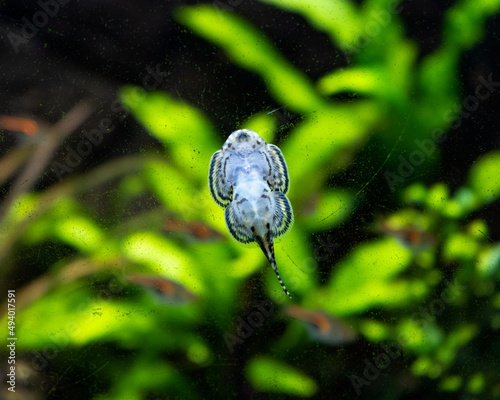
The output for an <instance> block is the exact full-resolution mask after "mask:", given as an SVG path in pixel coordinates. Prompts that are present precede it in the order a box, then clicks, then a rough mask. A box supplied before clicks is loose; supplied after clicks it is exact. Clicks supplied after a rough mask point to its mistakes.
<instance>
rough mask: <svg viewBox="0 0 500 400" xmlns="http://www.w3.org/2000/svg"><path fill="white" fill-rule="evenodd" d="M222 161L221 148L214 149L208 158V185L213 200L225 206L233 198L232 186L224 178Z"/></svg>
mask: <svg viewBox="0 0 500 400" xmlns="http://www.w3.org/2000/svg"><path fill="white" fill-rule="evenodd" d="M226 158H227V157H226ZM223 163H224V153H223V152H222V150H219V151H216V152H215V153H214V155H213V156H212V158H211V160H210V167H209V169H208V187H209V188H210V194H211V195H212V198H213V199H214V200H215V202H216V203H217V204H218V205H220V206H221V207H226V206H227V205H228V204H229V203H230V202H231V200H232V198H233V188H232V186H230V185H229V183H228V182H227V180H226V178H225V171H224V168H223V167H224V166H223Z"/></svg>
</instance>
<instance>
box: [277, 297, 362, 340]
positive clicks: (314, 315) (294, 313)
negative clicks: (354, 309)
mask: <svg viewBox="0 0 500 400" xmlns="http://www.w3.org/2000/svg"><path fill="white" fill-rule="evenodd" d="M285 312H286V313H287V314H288V315H289V316H290V317H292V318H295V319H297V320H298V321H300V322H301V324H302V325H303V326H305V328H306V330H307V333H308V334H309V337H310V338H311V340H314V341H317V342H320V343H323V344H327V345H330V346H338V345H341V344H344V343H350V342H352V341H354V340H356V338H357V333H356V331H355V330H354V329H353V328H351V327H350V326H349V325H347V324H346V323H345V322H343V321H342V320H340V319H338V318H336V317H334V316H333V315H331V314H328V313H326V312H325V311H322V310H308V309H306V308H302V307H298V306H294V305H291V306H288V307H287V308H286V309H285Z"/></svg>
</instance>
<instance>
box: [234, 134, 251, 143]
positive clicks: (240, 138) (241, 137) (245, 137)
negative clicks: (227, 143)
mask: <svg viewBox="0 0 500 400" xmlns="http://www.w3.org/2000/svg"><path fill="white" fill-rule="evenodd" d="M248 139H250V135H249V134H248V133H246V132H241V133H239V134H238V136H236V140H238V141H240V142H243V141H246V140H248Z"/></svg>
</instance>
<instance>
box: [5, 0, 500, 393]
mask: <svg viewBox="0 0 500 400" xmlns="http://www.w3.org/2000/svg"><path fill="white" fill-rule="evenodd" d="M197 3H199V2H193V1H168V2H167V1H144V2H139V1H128V0H125V1H118V0H113V1H105V0H104V1H77V0H69V1H68V2H67V4H65V5H59V10H58V11H57V14H56V15H54V16H53V17H49V20H48V22H47V24H46V26H44V27H43V28H41V29H40V30H39V32H38V33H37V34H36V35H35V36H34V37H33V38H32V39H30V40H29V41H28V42H27V43H26V44H22V45H20V46H19V48H18V51H17V52H16V51H15V50H14V48H13V46H12V45H11V43H10V41H9V38H8V35H9V33H15V34H17V35H22V29H23V17H26V18H28V19H29V20H32V18H33V16H34V15H35V13H36V12H37V11H39V10H40V5H38V4H37V3H36V2H34V1H33V2H19V1H14V0H10V1H5V2H4V3H3V4H2V5H1V6H0V39H1V40H0V79H1V86H0V87H1V92H0V93H1V96H0V114H4V115H16V116H26V117H29V118H33V119H35V120H37V121H45V122H47V123H48V124H54V123H56V122H57V121H58V120H60V119H61V118H62V117H63V116H64V114H65V113H67V112H68V111H69V110H70V109H72V107H74V106H75V105H76V104H77V103H78V102H79V101H81V100H88V101H90V103H91V104H92V105H93V113H92V116H91V117H90V118H88V119H87V120H86V121H85V122H84V124H83V125H82V126H81V127H80V128H78V129H77V130H75V131H74V132H73V133H72V134H71V135H70V136H69V137H68V138H66V139H65V141H64V142H63V143H62V144H61V145H60V146H59V147H58V149H57V150H56V151H55V153H54V154H53V157H52V159H51V161H61V162H62V160H63V158H64V157H65V156H66V155H67V150H66V146H67V145H69V146H71V147H73V148H74V147H75V145H76V144H77V143H78V142H79V141H80V140H81V139H82V138H83V134H82V129H93V128H95V127H96V126H97V125H98V124H99V122H100V121H101V120H102V118H105V117H107V118H110V119H111V120H112V121H113V124H114V125H115V126H116V129H114V130H113V132H111V133H110V134H109V135H107V136H105V139H104V140H105V142H104V143H103V144H101V145H100V146H98V147H96V148H94V151H93V152H92V153H91V155H90V156H89V157H87V158H85V160H84V162H82V163H80V164H79V165H78V166H77V167H76V168H75V169H74V171H73V172H72V173H73V174H79V173H83V172H86V171H90V170H91V169H93V168H95V167H96V166H97V165H99V164H102V163H105V162H106V161H109V160H111V159H113V158H117V157H120V156H122V155H124V154H134V153H139V152H140V151H141V149H149V148H151V147H155V146H157V147H158V148H161V146H160V145H159V144H158V143H157V142H156V141H155V140H154V139H152V138H151V137H150V136H149V135H148V134H147V133H146V132H145V131H144V129H143V128H142V127H141V126H140V125H139V124H138V123H136V122H135V121H134V120H133V119H132V118H131V117H126V118H122V117H121V116H120V115H119V114H118V113H116V112H114V111H113V109H112V107H111V104H112V103H113V101H114V100H115V99H116V93H117V90H118V88H119V87H121V86H122V85H124V84H134V85H139V86H141V85H142V84H143V79H144V77H145V76H146V75H147V74H148V73H149V70H148V68H152V69H153V70H159V71H161V72H162V73H163V75H162V77H163V80H162V82H161V84H160V85H159V86H158V88H157V89H159V90H165V91H166V92H168V93H170V94H172V95H174V96H177V97H178V98H181V99H183V100H184V101H186V102H188V103H190V104H192V105H194V106H196V107H197V108H198V109H200V110H202V111H203V112H204V113H205V114H206V115H207V116H208V118H209V119H210V120H211V121H213V123H214V124H215V126H216V127H217V128H218V131H219V133H220V136H221V143H222V141H223V138H225V137H226V136H227V135H228V134H229V133H230V132H232V131H233V130H234V129H236V127H237V126H238V124H239V123H240V122H241V121H243V120H244V119H245V118H247V117H248V116H250V115H252V114H254V113H256V112H258V111H261V110H269V111H270V110H273V109H275V108H277V107H279V106H280V105H278V104H276V103H275V102H274V100H273V99H272V98H271V96H269V94H268V93H267V90H266V87H265V86H264V84H263V82H262V81H261V80H260V79H259V77H257V76H256V75H253V74H252V73H250V72H247V71H244V70H242V69H240V68H237V67H236V66H235V65H234V64H232V63H231V62H229V61H228V59H227V58H226V57H225V55H224V54H223V52H222V51H221V50H220V49H219V48H217V47H215V46H213V45H211V44H209V43H207V42H206V41H203V40H202V39H200V38H199V37H197V36H196V35H194V34H192V33H191V32H189V31H188V30H187V29H186V28H184V27H183V26H182V25H181V24H179V23H178V22H176V21H175V20H174V18H173V16H172V11H173V10H174V9H175V7H177V6H179V5H183V4H197ZM454 3H455V2H453V1H441V2H437V1H431V0H427V1H417V0H413V1H403V3H402V6H403V12H402V13H401V14H400V17H401V18H402V20H403V22H404V26H405V29H406V34H407V36H408V37H409V38H411V39H412V40H414V41H415V42H416V43H417V45H418V47H419V49H420V54H419V57H420V58H421V57H423V56H425V55H426V54H428V53H430V52H432V51H433V50H434V49H436V48H437V47H438V46H439V43H440V40H441V31H442V29H441V27H442V22H443V16H444V11H445V10H446V9H447V8H449V7H450V6H451V5H452V4H454ZM236 10H237V12H238V14H240V15H242V16H243V17H245V18H246V19H247V20H249V21H250V22H251V23H252V24H254V25H255V26H256V27H257V28H258V29H261V30H262V31H264V32H265V33H266V34H267V35H268V36H269V38H270V39H271V40H272V41H273V42H274V44H275V45H276V46H277V47H278V48H279V49H280V50H281V51H282V52H283V54H284V55H285V56H286V58H287V59H288V60H291V62H292V63H293V64H295V65H297V66H298V67H299V68H300V69H301V70H303V71H305V72H306V73H307V75H308V76H309V77H310V78H311V79H312V80H316V79H318V78H319V77H320V76H322V75H324V74H325V73H326V72H327V71H331V70H333V69H335V68H341V67H343V66H345V65H347V63H348V60H347V59H346V57H345V56H344V55H343V53H341V52H340V51H339V50H338V49H335V48H332V47H331V45H330V43H329V40H328V38H327V37H326V35H325V34H323V33H320V32H317V31H314V30H313V29H312V28H311V27H310V26H309V25H308V24H307V23H306V22H305V20H303V19H302V18H301V17H300V16H298V15H295V14H291V13H286V12H283V11H281V10H279V9H277V8H274V7H270V6H267V5H265V4H262V3H258V2H255V1H242V2H241V3H240V4H239V5H238V6H237V7H236ZM499 23H500V16H499V15H496V16H495V17H493V18H491V19H489V20H488V22H487V29H486V35H485V39H484V40H483V41H482V42H481V43H479V44H478V45H477V46H475V47H474V48H473V49H471V50H470V51H467V52H466V53H465V54H464V56H463V57H462V60H461V64H460V74H459V77H460V80H461V84H462V87H461V90H462V94H463V96H464V97H465V96H467V95H469V94H473V93H474V89H475V87H476V86H477V78H478V76H480V75H482V76H488V74H489V73H491V72H493V77H494V78H495V77H497V79H500V68H499V67H500V51H499V48H500V47H499V37H498V35H499V32H500V30H499V27H500V24H499ZM499 98H500V97H499V93H495V94H494V95H492V96H491V97H490V98H489V99H488V100H487V101H485V102H483V103H481V105H480V107H479V109H478V110H477V111H476V112H475V113H474V114H473V115H472V116H471V117H470V118H468V119H466V120H464V121H463V123H462V125H461V127H460V128H459V129H458V130H456V131H454V133H453V135H451V136H450V137H449V138H448V139H447V140H446V142H445V148H443V149H442V162H441V163H440V167H439V168H438V169H436V170H435V171H433V173H432V175H431V176H430V177H429V178H428V179H429V181H430V182H439V181H442V182H446V183H447V184H448V185H450V187H451V188H454V187H458V186H460V185H461V184H462V183H463V181H464V177H465V175H466V172H467V171H468V170H469V169H470V165H471V164H472V162H473V161H474V160H476V159H477V158H478V157H479V156H480V155H482V154H484V153H486V152H487V151H489V150H491V149H493V148H496V147H498V145H499V137H500V135H499V132H500V122H499V118H498V113H499V109H500V108H499V105H500V103H499ZM346 101H348V100H346ZM281 133H283V132H281ZM26 140H29V139H27V138H26V136H25V135H23V134H21V133H14V132H8V131H0V156H1V155H2V154H4V153H6V152H7V151H8V150H9V149H11V148H12V147H14V146H15V145H16V144H17V143H19V142H22V141H26ZM278 142H279V136H278ZM351 173H353V171H349V170H348V171H344V173H343V174H342V173H341V174H340V175H339V178H338V179H344V178H346V177H348V176H349V174H351ZM362 179H366V177H363V178H362ZM377 179H378V183H379V184H381V185H385V181H384V180H383V177H379V178H377ZM57 181H58V178H57V176H56V174H54V172H53V171H52V170H51V168H50V164H49V165H47V167H46V169H45V170H44V171H41V172H40V176H39V180H38V181H37V183H36V186H35V188H38V189H43V188H46V187H48V186H50V185H51V184H53V183H55V182H57ZM11 184H12V181H9V182H7V183H6V184H5V185H4V186H3V187H1V194H6V193H7V192H8V191H9V187H10V186H9V185H11ZM376 184H377V181H375V182H374V183H373V185H376ZM377 200H379V199H377ZM365 204H366V205H365V206H364V207H365V209H362V210H358V211H360V212H359V213H358V214H357V217H356V219H355V220H354V221H353V220H351V221H350V223H352V224H359V225H360V226H362V225H363V223H364V221H363V218H364V217H363V215H365V216H366V218H367V219H368V218H372V217H373V215H372V214H373V210H372V209H371V207H370V204H371V201H370V198H368V199H367V201H366V202H365ZM484 212H485V213H486V216H484V218H485V219H486V220H487V221H494V218H495V215H496V210H495V209H494V206H491V207H490V208H486V209H485V210H484ZM490 227H491V236H492V238H493V239H498V236H499V231H498V229H499V228H498V226H495V225H494V224H491V225H490ZM359 231H361V229H359V230H357V229H352V232H359ZM342 240H345V241H350V242H353V241H360V240H363V238H362V237H345V238H339V241H340V242H341V241H342ZM341 256H342V254H339V255H338V257H341ZM0 268H1V266H0ZM38 272H39V273H41V272H42V271H38ZM23 273H24V272H23V271H19V274H18V278H16V282H15V286H22V283H23V277H22V276H21V275H23ZM24 279H26V277H25V278H24ZM358 351H359V353H358V354H361V355H363V354H364V355H367V354H371V352H372V351H375V350H373V349H370V348H369V346H364V347H363V346H360V348H359V350H358ZM375 354H376V353H375ZM357 361H359V359H358V360H357ZM325 365H328V360H326V359H325ZM356 365H358V369H362V367H361V365H360V363H359V362H357V363H356ZM395 365H396V367H391V368H400V367H406V366H407V365H406V363H405V361H404V360H402V359H401V360H397V361H396V362H395ZM331 368H332V369H333V368H335V366H334V365H332V366H331ZM358 372H359V373H360V374H361V371H358ZM325 373H327V371H326V370H325ZM234 379H241V376H238V374H235V375H234ZM383 381H384V380H383V379H381V380H380V381H377V382H376V383H374V386H375V385H376V386H379V385H383V384H384V383H383ZM218 384H220V383H218ZM344 384H348V381H347V380H346V382H344ZM413 384H416V383H415V382H413V383H412V382H409V383H408V386H409V387H412V385H413ZM379 389H380V388H379ZM417 395H418V394H416V393H413V394H412V396H417ZM68 398H69V397H68ZM408 398H416V397H408Z"/></svg>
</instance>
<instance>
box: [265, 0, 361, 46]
mask: <svg viewBox="0 0 500 400" xmlns="http://www.w3.org/2000/svg"><path fill="white" fill-rule="evenodd" d="M260 1H261V2H263V3H268V4H273V5H275V6H277V7H281V8H282V9H284V10H289V11H294V12H296V13H298V14H301V15H302V16H303V17H304V18H305V19H306V20H307V21H308V22H309V23H310V24H311V25H312V26H313V27H315V28H316V29H318V30H320V31H323V32H326V33H327V34H329V35H330V37H331V40H332V42H333V43H338V44H339V45H340V46H341V47H342V48H343V49H346V50H350V49H351V48H352V47H353V45H354V43H355V41H356V39H357V38H358V36H359V35H360V33H361V32H362V27H363V25H362V22H361V18H360V17H359V14H358V12H357V10H356V8H355V6H354V4H353V3H352V2H351V1H346V0H319V1H318V0H260Z"/></svg>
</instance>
